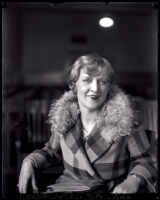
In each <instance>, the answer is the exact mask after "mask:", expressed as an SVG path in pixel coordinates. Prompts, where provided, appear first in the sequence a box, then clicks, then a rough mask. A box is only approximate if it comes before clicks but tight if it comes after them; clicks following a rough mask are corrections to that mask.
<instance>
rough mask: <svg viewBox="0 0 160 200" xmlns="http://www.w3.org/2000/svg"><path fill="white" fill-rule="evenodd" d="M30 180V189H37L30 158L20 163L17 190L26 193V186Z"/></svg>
mask: <svg viewBox="0 0 160 200" xmlns="http://www.w3.org/2000/svg"><path fill="white" fill-rule="evenodd" d="M30 180H31V184H32V189H33V190H38V187H37V183H36V179H35V172H34V168H33V165H32V163H31V161H30V160H26V161H25V162H23V164H22V168H21V171H20V176H19V183H18V187H19V192H20V193H21V194H25V193H27V187H28V183H29V181H30Z"/></svg>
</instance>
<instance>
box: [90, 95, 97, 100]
mask: <svg viewBox="0 0 160 200" xmlns="http://www.w3.org/2000/svg"><path fill="white" fill-rule="evenodd" d="M88 97H89V98H91V99H93V100H97V99H98V98H99V96H97V95H89V96H88Z"/></svg>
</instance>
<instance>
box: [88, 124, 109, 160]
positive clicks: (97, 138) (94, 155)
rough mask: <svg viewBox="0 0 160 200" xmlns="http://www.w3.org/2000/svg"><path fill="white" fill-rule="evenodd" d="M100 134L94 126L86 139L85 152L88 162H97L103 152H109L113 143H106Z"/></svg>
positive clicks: (99, 129) (99, 130)
mask: <svg viewBox="0 0 160 200" xmlns="http://www.w3.org/2000/svg"><path fill="white" fill-rule="evenodd" d="M101 132H102V131H101V128H99V127H97V125H95V127H94V128H93V130H92V132H91V133H90V135H89V137H88V139H87V140H86V143H85V150H86V152H87V155H88V157H89V159H90V162H94V161H95V160H97V159H98V158H99V157H100V156H101V155H102V154H103V153H104V152H106V151H107V150H109V148H110V146H111V144H112V143H113V141H107V140H106V139H105V138H104V137H103V134H101Z"/></svg>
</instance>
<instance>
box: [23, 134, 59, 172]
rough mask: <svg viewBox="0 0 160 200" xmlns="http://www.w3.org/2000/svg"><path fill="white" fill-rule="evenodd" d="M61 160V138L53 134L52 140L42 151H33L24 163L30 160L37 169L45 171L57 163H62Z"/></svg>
mask: <svg viewBox="0 0 160 200" xmlns="http://www.w3.org/2000/svg"><path fill="white" fill-rule="evenodd" d="M61 158H62V155H61V148H60V136H59V135H58V134H53V133H52V135H51V137H50V140H49V141H48V142H47V143H45V146H44V147H43V148H42V149H37V150H35V151H33V152H32V153H31V154H29V155H28V156H27V157H26V158H25V159H24V160H23V162H25V161H26V160H28V159H29V160H31V162H32V163H33V165H34V167H35V168H41V169H45V168H47V167H50V166H51V165H52V164H53V163H54V162H55V161H56V162H58V161H60V160H61Z"/></svg>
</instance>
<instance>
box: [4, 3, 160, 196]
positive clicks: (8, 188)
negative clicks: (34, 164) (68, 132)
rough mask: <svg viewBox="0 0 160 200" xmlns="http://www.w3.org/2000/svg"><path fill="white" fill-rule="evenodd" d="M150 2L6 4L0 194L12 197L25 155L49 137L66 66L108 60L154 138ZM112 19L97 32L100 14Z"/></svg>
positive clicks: (153, 14) (154, 28) (153, 9)
mask: <svg viewBox="0 0 160 200" xmlns="http://www.w3.org/2000/svg"><path fill="white" fill-rule="evenodd" d="M157 12H158V11H157V6H156V4H154V3H149V2H146V3H145V2H143V3H138V2H137V3H136V2H134V3H133V2H130V3H129V2H128V3H122V2H119V3H118V2H117V3H116V2H110V3H100V2H99V3H95V2H92V3H78V2H76V3H73V2H72V3H71V2H70V3H69V2H65V3H54V2H50V3H49V2H41V3H40V2H39V3H36V2H30V3H5V4H4V5H3V8H2V88H3V92H2V95H3V100H2V104H3V109H2V126H3V132H2V133H3V137H2V138H3V140H2V146H3V195H4V198H7V197H8V195H10V194H13V195H14V193H15V191H16V184H17V180H18V174H19V168H20V164H21V161H22V159H23V158H24V156H25V155H27V154H28V153H29V152H31V151H32V150H33V149H35V148H41V147H43V144H44V142H46V141H47V140H48V139H49V136H50V127H49V126H48V124H47V114H48V109H49V106H50V104H51V102H53V101H55V100H56V99H57V98H59V97H60V96H61V95H62V94H63V92H64V91H66V90H69V88H68V85H67V72H68V68H69V65H70V64H72V62H73V61H74V60H75V59H76V58H78V57H79V56H80V55H82V54H85V53H89V52H96V53H98V54H100V55H101V56H104V57H105V58H107V59H108V60H109V61H110V62H111V64H112V66H113V68H114V70H115V72H116V74H117V78H118V83H119V85H120V86H121V87H122V88H123V90H124V91H126V92H127V93H128V94H129V95H131V97H132V98H133V99H135V103H136V106H137V109H138V110H139V115H140V118H141V119H142V121H143V123H144V124H145V127H146V129H150V130H153V131H154V133H155V136H156V138H157V134H158V132H157V79H158V75H157V71H158V66H157V65H158V63H157V62H158V58H157V57H158V25H157V21H158V19H157V18H158V16H157V15H158V13H157ZM104 16H109V17H112V18H113V19H114V22H115V24H114V26H112V27H110V28H102V27H100V26H99V24H98V21H99V19H100V18H101V17H104Z"/></svg>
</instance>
